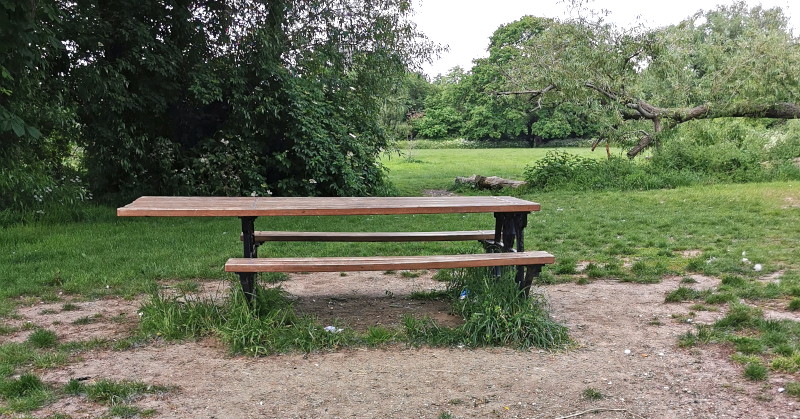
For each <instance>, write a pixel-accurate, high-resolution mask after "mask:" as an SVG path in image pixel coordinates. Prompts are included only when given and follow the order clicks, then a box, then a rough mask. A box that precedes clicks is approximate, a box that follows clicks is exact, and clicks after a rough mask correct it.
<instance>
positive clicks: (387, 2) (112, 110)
mask: <svg viewBox="0 0 800 419" xmlns="http://www.w3.org/2000/svg"><path fill="white" fill-rule="evenodd" d="M0 6H2V7H0V10H2V14H0V21H2V22H4V24H3V26H2V29H1V30H0V39H2V40H3V42H2V47H1V48H2V49H0V54H1V55H2V56H3V58H4V60H3V61H2V62H3V67H0V76H1V77H0V81H1V82H2V84H0V136H3V142H4V145H6V144H7V145H8V146H9V147H4V148H3V150H2V151H0V163H3V164H2V165H0V167H6V166H7V165H6V164H5V162H6V161H8V162H16V161H19V164H18V166H19V167H20V168H19V169H15V170H14V171H12V172H8V173H10V175H13V176H11V177H13V178H20V177H21V176H20V175H21V174H23V173H26V172H35V173H36V174H37V176H34V179H37V181H36V182H35V185H33V186H30V187H28V185H20V182H19V181H17V182H16V183H14V182H9V183H6V184H3V185H0V187H2V191H3V192H5V191H14V190H17V191H21V192H18V193H17V194H14V195H11V196H12V199H11V203H12V204H15V205H16V206H17V207H18V208H19V209H23V210H27V209H28V207H30V206H31V205H29V202H28V201H30V198H29V199H28V201H25V199H23V198H25V197H28V196H34V195H35V196H39V195H40V194H38V193H36V192H35V190H38V189H43V188H44V187H50V188H51V189H54V188H53V185H52V183H54V181H53V179H62V178H63V179H72V178H73V177H74V175H75V174H76V173H65V172H64V170H63V168H64V167H66V166H65V164H64V163H65V161H67V160H70V159H73V160H74V159H75V158H77V159H80V161H79V162H78V164H77V165H74V166H75V167H79V168H85V169H86V171H87V173H86V174H87V176H88V181H89V184H90V185H91V190H92V191H93V192H95V193H98V194H99V195H100V196H102V197H104V198H110V199H112V200H114V199H115V198H118V199H128V198H129V197H130V196H132V195H139V194H145V193H150V194H204V195H208V194H237V195H241V194H245V193H247V194H250V193H256V194H268V193H274V194H276V195H287V194H303V195H364V194H371V193H376V192H377V191H380V190H381V188H382V185H383V184H384V171H383V169H382V167H380V166H379V165H377V164H376V163H375V162H376V159H377V155H378V153H379V152H380V150H382V149H383V148H386V147H387V146H388V141H389V136H388V134H387V131H386V129H385V126H386V124H385V121H384V120H382V115H383V116H385V115H386V114H387V113H388V111H386V109H385V107H384V101H383V97H385V96H387V95H388V93H390V92H391V91H392V89H394V88H395V84H396V83H395V81H397V80H402V79H403V78H404V77H406V70H407V68H409V67H413V66H414V65H416V64H417V63H418V62H419V60H420V59H423V58H425V57H426V56H427V55H428V54H430V53H432V52H434V51H435V50H436V47H434V46H433V45H432V44H430V43H429V42H428V41H427V40H426V39H425V38H424V37H423V36H422V35H421V34H420V33H419V32H417V31H416V29H415V26H414V24H413V23H411V22H410V21H409V19H408V16H409V15H410V13H411V9H410V3H409V2H407V1H405V0H381V1H378V2H374V1H360V0H359V1H352V2H347V3H346V4H338V3H330V2H325V1H294V0H279V1H269V2H265V1H261V0H246V1H242V2H234V3H231V2H227V1H222V0H213V1H199V0H190V1H186V2H179V3H174V4H173V3H169V2H168V3H164V2H160V1H156V0H146V1H129V0H125V1H122V2H115V3H113V4H111V3H104V2H96V1H93V0H79V1H75V2H33V3H30V2H29V3H24V4H19V7H17V2H11V1H3V2H2V3H0ZM8 22H13V24H11V23H9V24H8V25H6V24H5V23H8ZM384 111H385V112H384ZM382 112H383V113H382ZM19 115H26V117H28V116H29V117H30V118H28V119H27V120H26V121H23V120H22V119H21V117H19ZM34 126H36V127H38V128H35V127H34ZM6 137H8V138H10V140H9V139H8V138H6ZM12 137H13V138H12ZM19 156H25V157H26V158H24V159H20V158H19ZM33 162H43V163H44V167H45V169H43V170H42V169H40V167H39V166H34V165H33ZM39 173H41V176H38V174H39ZM4 174H6V173H4ZM67 174H68V175H69V176H66V175H67ZM59 182H61V181H59ZM56 183H58V182H56ZM63 183H64V182H61V183H58V185H59V186H60V185H61V184H63ZM70 193H71V196H73V197H74V196H76V195H77V196H80V195H81V193H80V190H72V191H70ZM1 195H2V196H3V197H4V198H0V199H5V197H6V196H9V195H8V194H5V193H3V194H1ZM62 203H64V202H62Z"/></svg>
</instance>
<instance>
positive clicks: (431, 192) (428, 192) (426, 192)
mask: <svg viewBox="0 0 800 419" xmlns="http://www.w3.org/2000/svg"><path fill="white" fill-rule="evenodd" d="M422 196H456V194H455V193H453V192H450V191H448V190H446V189H423V190H422Z"/></svg>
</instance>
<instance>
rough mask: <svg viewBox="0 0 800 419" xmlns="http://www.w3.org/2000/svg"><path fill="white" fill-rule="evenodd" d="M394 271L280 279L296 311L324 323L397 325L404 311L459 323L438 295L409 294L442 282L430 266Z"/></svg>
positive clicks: (359, 327)
mask: <svg viewBox="0 0 800 419" xmlns="http://www.w3.org/2000/svg"><path fill="white" fill-rule="evenodd" d="M403 275H404V273H403V272H399V273H396V274H391V275H389V274H383V273H380V272H350V273H347V275H346V276H342V275H340V274H338V273H314V274H305V275H298V276H297V277H296V278H297V279H296V280H291V281H286V282H283V283H281V287H282V288H283V289H284V290H286V291H287V292H288V293H289V294H291V295H293V296H295V302H294V303H295V307H297V309H298V311H300V312H303V313H307V314H311V315H314V316H316V317H317V318H319V319H320V321H321V322H323V323H324V324H325V325H332V324H333V323H337V324H341V325H346V326H347V327H349V328H352V329H354V330H358V331H361V332H363V331H366V330H367V328H368V327H370V326H377V325H383V326H389V327H392V326H396V325H399V324H401V322H402V318H403V316H404V315H406V314H410V315H413V316H414V317H417V318H421V317H424V316H428V317H431V318H432V319H434V320H436V321H437V322H438V323H439V324H441V325H443V326H448V327H452V326H457V325H458V324H460V323H461V322H462V319H461V318H460V317H458V316H454V315H452V314H450V313H449V312H448V308H449V303H448V302H446V301H442V300H415V299H410V298H408V297H409V295H411V294H412V293H414V292H426V291H439V290H444V289H445V288H446V284H445V283H443V282H440V281H435V280H433V279H432V277H433V271H415V272H407V273H406V274H405V275H406V276H403Z"/></svg>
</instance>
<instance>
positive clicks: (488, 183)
mask: <svg viewBox="0 0 800 419" xmlns="http://www.w3.org/2000/svg"><path fill="white" fill-rule="evenodd" d="M455 183H456V185H473V186H475V187H476V188H478V189H502V188H514V189H516V188H519V187H520V186H524V185H527V184H528V182H525V181H522V180H511V179H503V178H501V177H497V176H489V177H486V176H481V175H472V176H470V177H462V176H457V177H456V181H455Z"/></svg>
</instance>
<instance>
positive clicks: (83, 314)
mask: <svg viewBox="0 0 800 419" xmlns="http://www.w3.org/2000/svg"><path fill="white" fill-rule="evenodd" d="M430 277H431V275H430V274H425V275H422V276H420V277H417V278H407V277H403V276H401V275H399V274H390V275H387V274H382V273H363V274H355V273H354V274H348V275H347V276H340V275H339V274H334V275H319V274H313V275H311V274H306V275H294V276H293V277H292V279H291V280H290V281H287V282H284V283H283V287H284V288H285V289H286V290H287V291H289V292H290V293H291V294H292V295H293V296H295V297H296V299H297V300H296V304H297V307H298V308H299V309H301V310H303V311H306V312H310V313H313V314H315V315H317V316H319V317H320V319H321V320H322V321H323V322H333V320H334V319H338V321H339V324H340V325H344V326H346V327H353V328H356V329H362V330H363V329H364V328H366V327H367V326H370V325H374V324H383V325H396V324H398V322H399V319H400V318H401V316H402V315H403V314H405V313H411V314H414V315H420V316H421V315H431V316H433V317H434V318H436V319H437V320H439V321H440V322H443V323H445V324H450V325H452V324H457V322H458V319H457V318H455V317H453V316H451V315H449V314H448V312H447V306H446V304H445V303H443V302H436V301H414V300H410V299H408V298H407V296H408V294H409V293H410V292H411V291H415V290H417V291H421V290H429V289H434V288H441V287H442V286H443V285H442V284H441V283H439V282H436V281H433V280H431V279H430ZM696 279H697V280H698V283H697V284H695V285H694V286H695V287H712V286H715V285H716V284H717V280H716V279H714V278H706V277H696ZM679 280H680V278H667V279H665V280H664V281H663V282H661V283H660V284H653V285H640V284H633V283H622V282H618V281H612V280H598V281H594V282H591V283H589V284H587V285H577V284H575V283H566V284H559V285H549V286H544V287H541V288H539V289H538V291H539V292H541V293H543V294H545V295H546V297H547V299H548V301H549V305H550V307H549V308H550V311H551V313H552V315H553V317H554V318H555V319H557V320H558V321H560V322H561V323H562V324H564V325H566V326H568V327H569V329H570V333H571V336H572V337H573V338H574V339H575V340H576V341H577V343H578V345H577V347H576V348H574V349H571V350H566V351H561V352H546V351H540V350H531V351H517V350H513V349H504V348H490V349H464V348H446V349H442V348H424V347H423V348H409V347H405V346H393V347H388V348H382V349H366V348H356V349H346V350H341V351H336V352H330V353H311V354H307V355H305V354H293V355H281V356H269V357H262V358H252V357H243V356H231V355H230V354H229V353H228V352H227V351H226V349H225V348H224V347H222V346H221V345H220V344H219V342H217V341H215V340H213V339H207V340H203V341H200V342H185V343H165V342H157V343H153V344H150V345H147V346H144V347H140V348H136V349H131V350H126V351H110V350H96V351H91V352H88V353H84V354H83V355H82V356H81V357H80V359H76V360H74V361H73V362H71V363H70V364H69V365H67V366H64V367H61V368H57V369H49V370H45V371H43V372H41V374H42V378H43V380H45V381H46V382H49V383H53V384H57V385H63V384H64V383H66V382H67V381H68V380H69V379H70V378H77V377H88V380H89V381H88V382H91V380H98V379H113V380H136V381H142V382H145V383H148V384H158V385H165V386H171V387H173V388H174V389H173V390H172V391H169V392H166V393H163V394H158V395H148V396H144V397H142V398H141V399H139V400H137V401H136V402H135V405H136V406H139V407H140V408H142V409H151V408H152V409H155V411H156V413H155V417H164V418H168V417H208V418H249V417H281V418H291V417H302V418H319V417H398V418H406V417H426V418H428V417H440V416H441V415H442V414H443V413H447V414H450V415H452V417H457V418H458V417H509V418H529V417H531V418H538V417H582V418H586V417H592V418H623V417H635V418H642V417H646V418H663V417H668V418H673V417H674V418H717V417H720V418H721V417H741V418H766V417H779V418H797V417H800V402H799V401H798V400H797V399H796V398H794V397H792V396H789V395H787V394H785V393H780V392H779V391H778V389H779V387H783V386H784V385H785V383H786V382H787V381H791V380H792V378H791V377H787V376H781V375H780V374H777V373H771V375H770V378H769V379H768V380H767V381H766V382H751V381H748V380H746V379H745V378H744V377H743V375H742V368H741V366H739V365H737V364H735V363H733V362H732V361H731V360H730V348H727V347H724V346H713V345H712V346H705V347H701V348H699V349H697V348H695V349H681V348H678V347H677V340H678V337H679V336H680V335H681V334H683V333H685V332H687V331H689V330H692V328H693V324H698V323H711V322H713V321H714V320H715V319H717V318H719V317H721V316H722V315H723V314H724V313H720V312H698V313H697V315H696V316H694V317H692V318H691V323H690V322H688V321H687V318H686V315H687V314H688V313H689V312H690V309H689V306H690V304H666V303H664V295H665V294H666V293H667V292H669V291H671V290H674V289H675V288H677V287H678V286H679ZM227 286H228V285H227V284H225V283H220V282H204V287H203V288H204V292H206V293H208V294H212V295H217V296H222V295H224V294H225V291H226V287H227ZM139 303H140V302H139V301H125V300H120V299H106V300H100V301H92V302H77V303H76V304H77V305H78V306H79V310H75V311H67V312H64V311H61V308H62V307H63V303H58V304H36V305H34V306H32V307H26V308H22V309H20V310H18V314H20V316H21V319H19V320H15V321H14V322H25V321H30V322H33V323H35V324H37V325H39V326H44V327H48V328H50V329H51V330H56V331H57V333H58V335H59V337H60V339H61V340H62V341H68V340H86V339H88V338H91V337H109V338H112V339H113V338H117V337H122V336H125V335H126V334H128V333H129V332H130V331H131V330H132V328H134V327H135V326H136V322H137V321H138V316H137V308H138V305H139ZM98 313H99V315H98ZM767 313H768V315H772V314H775V315H776V316H777V315H780V316H782V317H787V316H789V317H791V316H792V313H786V312H777V311H774V310H773V311H769V310H768V311H767ZM676 316H677V317H678V318H676ZM79 318H90V319H94V320H93V321H92V322H90V323H88V324H84V325H75V324H72V322H73V321H74V320H75V319H79ZM795 320H797V319H796V318H795ZM326 324H327V323H326ZM0 339H2V340H3V341H7V340H9V339H11V340H17V341H19V340H24V339H25V332H20V333H18V334H16V335H12V336H3V337H1V338H0ZM626 350H628V351H629V353H627V354H626ZM794 379H796V377H795V378H794ZM589 388H591V389H594V390H596V391H598V392H599V393H601V394H602V395H604V396H605V397H604V398H603V399H601V400H588V399H586V398H585V397H584V396H583V393H584V391H585V390H586V389H589ZM107 411H108V408H107V407H106V406H102V405H98V404H95V403H92V402H89V401H87V400H86V398H85V397H68V398H62V399H60V400H58V401H56V402H55V403H53V404H51V405H49V406H47V407H45V408H44V409H42V410H40V411H38V412H34V415H35V416H38V417H44V416H47V415H49V414H52V413H54V412H58V413H62V414H69V415H71V416H72V417H75V418H78V417H97V416H101V415H104V414H106V412H107ZM569 415H573V416H569Z"/></svg>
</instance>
